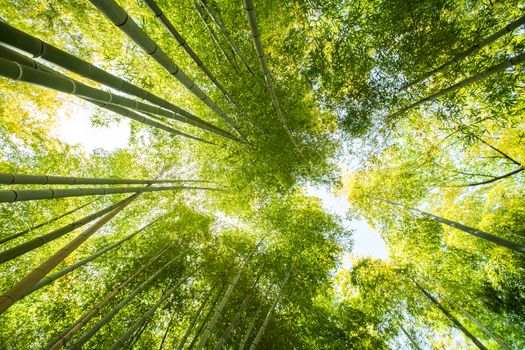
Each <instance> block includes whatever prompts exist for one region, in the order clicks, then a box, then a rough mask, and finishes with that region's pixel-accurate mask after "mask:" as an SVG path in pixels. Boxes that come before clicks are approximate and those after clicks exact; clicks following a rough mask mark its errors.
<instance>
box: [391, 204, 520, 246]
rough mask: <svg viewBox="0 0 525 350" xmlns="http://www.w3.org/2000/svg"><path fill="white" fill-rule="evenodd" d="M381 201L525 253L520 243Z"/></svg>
mask: <svg viewBox="0 0 525 350" xmlns="http://www.w3.org/2000/svg"><path fill="white" fill-rule="evenodd" d="M381 201H383V202H385V203H388V204H391V205H394V206H398V207H401V208H403V209H405V210H406V211H408V212H410V213H412V214H415V215H421V216H424V217H426V218H428V219H430V220H432V221H435V222H439V223H442V224H445V225H448V226H450V227H454V228H455V229H458V230H461V231H463V232H466V233H468V234H471V235H473V236H476V237H479V238H482V239H484V240H487V241H489V242H492V243H495V244H497V245H499V246H502V247H505V248H509V249H512V250H514V251H516V252H520V253H525V246H524V245H521V244H518V243H515V242H512V241H509V240H507V239H505V238H501V237H498V236H495V235H493V234H491V233H488V232H485V231H481V230H478V229H475V228H473V227H470V226H467V225H463V224H461V223H459V222H455V221H451V220H448V219H445V218H442V217H439V216H436V215H433V214H430V213H427V212H424V211H422V210H419V209H416V208H411V207H407V206H405V205H403V204H400V203H396V202H391V201H388V200H381Z"/></svg>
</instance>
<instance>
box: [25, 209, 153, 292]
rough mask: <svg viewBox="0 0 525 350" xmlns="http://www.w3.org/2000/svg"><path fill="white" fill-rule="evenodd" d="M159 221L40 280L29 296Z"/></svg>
mask: <svg viewBox="0 0 525 350" xmlns="http://www.w3.org/2000/svg"><path fill="white" fill-rule="evenodd" d="M158 220H159V219H157V220H153V221H152V222H150V223H149V224H147V225H145V226H143V227H141V228H139V229H138V230H136V231H135V232H133V233H132V234H130V235H128V236H126V237H124V238H122V239H121V240H119V241H117V242H115V243H113V244H111V245H109V246H107V247H106V248H103V249H100V250H98V251H96V252H95V253H94V254H92V255H90V256H88V257H86V258H84V259H82V260H79V261H77V262H76V263H74V264H72V265H69V266H68V267H66V268H63V269H62V270H60V271H57V272H55V273H53V274H51V275H49V276H46V277H44V278H43V279H41V280H40V282H38V283H37V284H35V285H34V286H33V288H31V289H30V290H29V291H28V292H27V294H26V295H25V296H27V295H29V294H31V293H33V292H35V291H37V290H38V289H40V288H42V287H44V286H47V285H48V284H51V283H53V282H54V281H56V280H57V279H59V278H61V277H62V276H65V275H67V274H68V273H70V272H72V271H73V270H76V269H77V268H79V267H81V266H84V265H86V264H87V263H89V262H91V261H93V260H95V259H96V258H98V257H99V256H101V255H103V254H106V253H107V252H109V251H111V250H113V249H115V248H117V247H118V246H120V245H121V244H122V243H124V242H126V241H129V240H130V239H132V238H133V237H135V236H136V235H138V234H139V233H141V232H143V231H145V230H147V229H148V228H150V227H151V226H152V225H153V224H155V223H156V222H157V221H158Z"/></svg>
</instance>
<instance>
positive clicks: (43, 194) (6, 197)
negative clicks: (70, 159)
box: [0, 186, 214, 203]
mask: <svg viewBox="0 0 525 350" xmlns="http://www.w3.org/2000/svg"><path fill="white" fill-rule="evenodd" d="M180 190H214V189H213V188H207V187H194V186H158V187H88V188H68V189H47V190H10V191H0V203H6V202H8V203H11V202H22V201H32V200H41V199H55V198H67V197H80V196H99V195H109V194H118V193H144V192H158V191H180Z"/></svg>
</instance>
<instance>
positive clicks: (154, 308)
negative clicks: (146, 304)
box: [110, 278, 187, 350]
mask: <svg viewBox="0 0 525 350" xmlns="http://www.w3.org/2000/svg"><path fill="white" fill-rule="evenodd" d="M186 279H187V278H181V279H180V281H179V282H178V283H176V284H175V285H174V286H173V287H171V288H170V289H169V290H168V291H167V292H166V293H164V295H163V296H162V297H161V298H160V299H159V300H158V301H157V302H156V303H155V304H154V305H153V306H151V307H150V308H149V309H148V311H146V313H144V315H143V316H142V317H141V318H139V319H138V320H137V321H135V323H133V324H132V325H131V326H130V327H129V328H128V330H127V331H126V333H124V334H123V335H122V336H121V337H120V338H119V339H118V340H117V341H115V342H114V343H113V345H111V348H110V350H117V349H121V348H123V346H124V344H125V343H126V342H127V340H128V339H129V338H130V337H131V336H132V335H133V333H135V332H136V331H137V329H139V328H140V327H141V326H142V325H143V324H144V323H145V322H146V321H147V320H149V319H150V318H151V317H152V316H153V314H154V313H155V311H157V309H158V308H159V306H160V305H162V304H163V303H164V302H166V300H168V298H169V297H170V296H171V294H173V292H175V290H177V288H179V287H180V285H181V284H182V282H184V281H185V280H186Z"/></svg>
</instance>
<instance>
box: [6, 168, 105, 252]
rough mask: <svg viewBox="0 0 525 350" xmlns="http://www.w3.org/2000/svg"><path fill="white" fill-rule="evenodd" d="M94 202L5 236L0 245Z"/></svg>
mask: <svg viewBox="0 0 525 350" xmlns="http://www.w3.org/2000/svg"><path fill="white" fill-rule="evenodd" d="M0 178H1V176H0ZM95 201H97V199H95V200H92V201H89V202H88V203H86V204H83V205H81V206H79V207H76V208H75V209H72V210H70V211H68V212H65V213H64V214H60V215H59V216H56V217H54V218H52V219H49V220H47V221H44V222H42V223H40V224H38V225H35V226H32V227H30V228H28V229H25V230H23V231H20V232H17V233H14V234H12V235H10V236H7V237H5V238H2V239H1V240H0V244H3V243H5V242H9V241H11V240H13V239H15V238H18V237H20V236H23V235H25V234H27V233H29V232H31V231H34V230H36V229H37V228H40V227H43V226H46V225H49V224H51V223H53V222H55V221H58V220H60V219H62V218H63V217H66V216H68V215H70V214H73V213H76V212H77V211H79V210H81V209H83V208H85V207H87V206H88V205H90V204H92V203H94V202H95Z"/></svg>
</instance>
